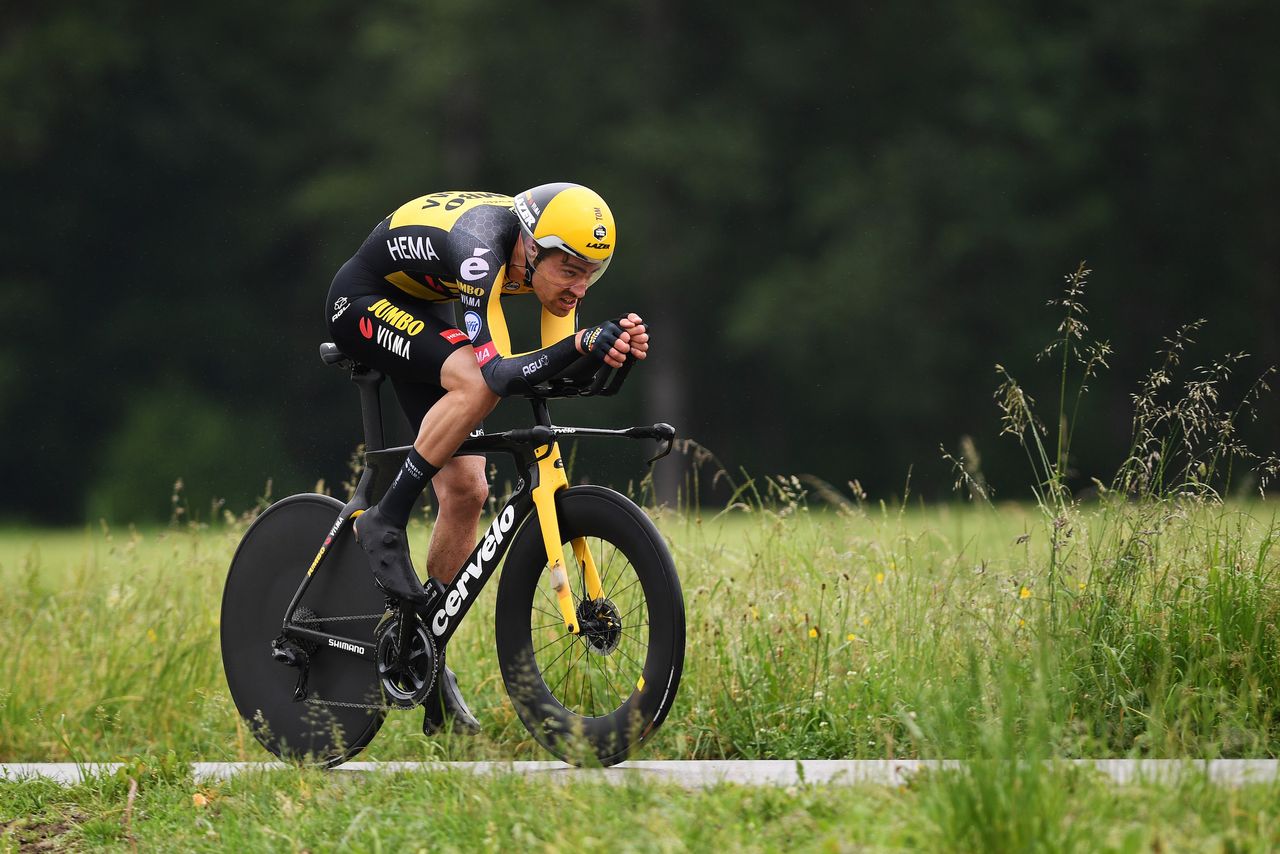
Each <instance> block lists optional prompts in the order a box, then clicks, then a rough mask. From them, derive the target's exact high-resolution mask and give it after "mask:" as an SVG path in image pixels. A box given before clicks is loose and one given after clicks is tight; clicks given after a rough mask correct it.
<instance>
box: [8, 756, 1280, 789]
mask: <svg viewBox="0 0 1280 854" xmlns="http://www.w3.org/2000/svg"><path fill="white" fill-rule="evenodd" d="M1069 764H1072V765H1087V766H1092V767H1093V768H1096V769H1097V770H1098V771H1099V772H1101V773H1102V774H1103V775H1105V776H1107V777H1110V778H1111V780H1112V781H1113V782H1115V783H1119V784H1128V783H1134V782H1141V781H1144V780H1153V781H1166V782H1167V781H1170V780H1174V779H1179V778H1184V777H1187V776H1199V777H1207V778H1208V779H1209V780H1211V781H1213V782H1215V783H1218V784H1220V785H1228V786H1238V785H1241V784H1243V783H1271V782H1275V781H1276V780H1277V779H1280V761H1278V760H1272V759H1214V760H1209V761H1190V760H1175V759H1097V760H1091V759H1079V760H1071V761H1070V763H1069ZM119 767H120V766H119V764H117V763H100V764H93V765H83V766H82V765H75V764H73V763H10V764H0V779H3V780H21V779H29V778H36V777H41V778H47V779H51V780H56V781H58V782H61V783H67V784H70V783H76V782H79V781H80V780H82V779H84V777H86V776H90V775H93V774H103V773H112V772H113V771H115V770H116V769H117V768H119ZM287 767H289V766H286V765H283V764H281V763H272V762H195V763H192V766H191V771H192V775H193V776H194V777H195V779H196V780H198V781H199V780H216V779H226V778H228V777H231V776H233V775H235V774H245V773H255V772H256V773H261V772H263V771H273V770H281V769H285V768H287ZM942 767H963V764H962V763H957V762H950V761H948V762H941V761H929V760H912V759H895V760H843V759H834V760H825V759H804V760H763V761H745V760H738V761H729V762H645V761H636V762H624V763H623V764H621V765H618V766H616V767H614V768H607V769H579V768H570V767H569V766H567V765H564V764H562V763H560V762H348V763H347V764H346V765H343V766H342V767H341V768H339V769H337V773H374V772H387V771H401V772H405V771H409V772H421V773H430V772H432V771H441V770H446V769H448V770H455V771H466V772H470V773H473V774H511V773H515V774H527V775H531V776H536V777H539V778H542V779H545V780H594V781H597V782H605V783H625V782H628V781H635V780H652V781H655V782H660V783H670V784H674V785H679V786H684V787H686V788H701V787H703V786H714V785H716V784H718V783H737V784H741V785H749V786H765V785H770V786H794V785H799V784H801V783H828V784H844V785H851V784H859V783H865V784H872V785H885V786H899V785H902V784H903V783H905V782H906V781H907V780H908V779H909V778H910V777H911V775H912V774H915V773H917V772H919V771H921V770H925V769H937V768H942Z"/></svg>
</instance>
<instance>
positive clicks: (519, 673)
mask: <svg viewBox="0 0 1280 854" xmlns="http://www.w3.org/2000/svg"><path fill="white" fill-rule="evenodd" d="M556 513H557V516H558V517H559V522H560V534H561V539H562V540H563V542H564V543H565V557H566V561H567V562H568V564H569V566H567V567H566V570H567V571H568V574H569V577H570V587H571V589H572V590H573V594H574V601H575V607H579V608H581V607H583V606H582V605H581V603H582V600H583V581H582V575H581V571H580V568H579V567H578V564H577V561H576V559H575V557H574V554H573V551H572V548H571V546H570V543H571V542H572V540H574V539H575V538H579V537H584V538H586V540H587V543H588V547H589V548H591V550H592V554H593V555H594V556H595V558H596V564H597V567H598V569H599V572H600V575H601V579H602V586H603V587H604V591H605V597H604V599H605V601H607V602H610V603H611V604H612V605H613V606H614V609H615V610H614V612H613V613H614V616H615V617H617V618H618V621H619V623H620V626H621V628H620V629H619V630H618V632H617V635H616V636H614V635H609V636H608V637H606V636H605V634H604V633H603V632H602V633H598V634H594V635H590V634H589V633H588V632H586V631H584V632H582V633H580V634H578V635H569V634H567V633H566V632H565V629H564V622H563V620H562V618H561V617H560V614H559V611H558V609H557V608H556V605H555V595H554V592H553V591H552V590H551V586H550V581H549V578H548V574H547V572H546V566H547V557H546V548H545V546H544V545H543V542H542V534H541V530H540V528H539V524H538V518H537V513H536V512H535V513H533V514H532V515H531V516H530V517H529V519H528V520H527V521H526V523H525V524H524V525H523V526H522V527H521V529H520V532H519V533H518V534H517V535H516V540H515V541H514V542H513V543H512V546H511V552H510V554H509V555H508V556H507V559H506V563H505V564H504V567H503V570H502V578H501V581H500V583H499V587H498V597H497V605H496V614H495V617H496V623H497V625H496V635H497V648H498V661H499V663H500V666H501V669H502V678H503V682H504V683H505V684H506V689H507V695H508V696H509V697H510V698H511V702H512V705H513V706H514V708H515V711H516V714H517V715H518V716H519V718H520V720H521V722H522V723H523V724H524V726H525V728H526V729H528V730H529V732H530V734H532V735H533V737H534V738H535V739H536V740H537V741H538V743H539V744H541V745H542V746H543V747H545V748H546V749H547V750H549V751H550V752H551V753H553V754H555V755H556V756H558V757H559V758H561V759H562V760H564V761H565V762H568V763H570V764H573V765H583V764H588V763H590V762H592V761H595V762H599V763H600V764H601V765H605V766H608V765H615V764H617V763H619V762H621V761H623V760H625V759H626V758H627V757H628V756H630V755H631V754H632V753H633V752H634V751H635V750H636V749H637V748H638V747H639V746H640V745H641V744H642V743H643V742H645V741H646V740H647V739H649V738H650V737H651V736H652V735H653V733H654V732H656V731H657V729H658V727H659V726H661V724H662V722H663V720H665V719H666V716H667V714H668V712H670V710H671V705H672V703H673V702H674V700H675V696H676V691H677V689H678V688H679V685H680V676H681V672H682V671H683V667H684V643H685V623H684V597H683V594H682V593H681V590H680V580H679V577H678V576H677V574H676V569H675V564H674V562H673V561H672V559H671V553H670V552H669V551H668V550H667V547H666V544H665V542H664V541H663V539H662V536H661V534H659V533H658V530H657V529H656V528H655V527H654V525H653V522H652V521H650V519H649V517H647V516H646V515H645V514H644V512H643V511H642V510H641V509H640V508H639V507H637V506H636V505H635V504H634V503H633V502H631V501H630V500H628V499H627V498H625V497H624V496H622V495H620V494H618V493H617V492H614V491H613V490H611V489H605V488H602V487H598V486H578V487H573V488H571V489H567V490H563V491H561V492H559V493H558V494H557V495H556ZM619 555H620V556H621V558H622V560H623V561H624V562H623V563H621V564H619V557H618V556H619ZM628 595H629V596H631V597H632V598H631V599H626V598H625V597H626V596H628ZM637 596H638V597H640V599H641V601H640V602H639V604H636V598H635V597H637ZM619 603H620V604H619ZM597 604H599V603H597ZM641 614H643V615H644V617H645V620H644V621H643V623H642V622H641V621H640V615H641ZM535 617H536V618H537V620H538V624H537V625H535V624H534V622H533V620H534V619H535ZM639 639H643V642H644V649H643V656H642V657H641V655H640V654H639V653H636V652H627V651H626V649H625V647H626V646H627V645H629V644H631V643H632V642H638V640H639ZM610 643H612V644H613V646H612V648H610ZM557 656H558V657H557ZM566 657H567V658H566ZM566 660H567V661H568V662H569V663H568V664H561V662H564V661H566ZM575 660H576V662H578V665H575V664H574V663H573V662H574V661H575ZM575 666H580V669H582V670H585V675H582V674H581V673H580V674H579V675H578V676H574V675H573V674H571V673H568V672H567V671H568V670H570V669H572V668H573V667H575ZM558 667H559V668H560V670H557V668H558ZM611 668H612V669H613V673H612V674H611V673H610V669H611ZM561 671H565V672H564V673H561ZM549 682H550V683H553V684H548V683H549ZM554 683H558V684H554ZM597 692H599V696H597Z"/></svg>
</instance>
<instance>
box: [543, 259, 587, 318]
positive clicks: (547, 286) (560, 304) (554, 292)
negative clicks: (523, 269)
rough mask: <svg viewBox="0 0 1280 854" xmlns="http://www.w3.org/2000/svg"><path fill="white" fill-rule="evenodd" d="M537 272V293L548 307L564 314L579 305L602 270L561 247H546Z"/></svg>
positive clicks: (555, 313) (556, 313) (560, 314)
mask: <svg viewBox="0 0 1280 854" xmlns="http://www.w3.org/2000/svg"><path fill="white" fill-rule="evenodd" d="M536 264H537V268H536V269H535V270H534V273H533V292H534V293H535V294H537V296H538V300H539V301H540V302H541V303H542V304H543V305H544V306H546V307H547V310H548V311H550V312H551V313H552V314H554V315H556V316H557V317H564V316H565V315H567V314H568V313H569V312H571V311H573V310H574V308H576V307H577V305H578V302H579V301H580V300H582V299H583V298H584V297H585V296H586V295H587V288H589V287H591V277H592V275H594V274H595V272H596V271H597V270H599V269H600V265H599V264H589V263H587V262H586V261H583V260H582V259H580V258H574V257H573V256H572V255H569V254H568V253H566V252H562V251H560V250H559V249H550V250H545V249H544V250H543V251H542V252H541V253H540V254H539V255H538V259H537V261H536Z"/></svg>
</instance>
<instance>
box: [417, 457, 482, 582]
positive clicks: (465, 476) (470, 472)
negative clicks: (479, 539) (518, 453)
mask: <svg viewBox="0 0 1280 854" xmlns="http://www.w3.org/2000/svg"><path fill="white" fill-rule="evenodd" d="M484 468H485V458H484V457H482V456H474V455H468V456H461V457H454V458H453V459H452V460H450V461H449V462H448V463H446V464H445V465H444V467H443V468H441V469H440V473H439V474H437V475H436V476H435V478H434V479H433V480H432V481H431V485H432V486H433V487H435V490H436V499H437V502H438V503H439V505H440V510H439V512H438V514H437V516H436V524H435V527H434V528H433V529H432V531H431V546H430V547H429V549H428V552H427V566H428V568H429V570H430V572H431V575H432V577H433V578H438V579H440V581H442V582H443V583H445V584H448V583H449V582H451V581H453V579H454V576H456V575H457V574H458V570H459V569H461V568H462V564H463V563H465V562H466V560H467V557H468V556H469V555H470V554H471V549H472V547H473V546H474V545H475V541H476V525H477V524H478V523H479V521H480V513H481V511H482V510H484V503H485V501H486V500H487V499H488V498H489V479H488V478H487V477H486V476H485V471H484Z"/></svg>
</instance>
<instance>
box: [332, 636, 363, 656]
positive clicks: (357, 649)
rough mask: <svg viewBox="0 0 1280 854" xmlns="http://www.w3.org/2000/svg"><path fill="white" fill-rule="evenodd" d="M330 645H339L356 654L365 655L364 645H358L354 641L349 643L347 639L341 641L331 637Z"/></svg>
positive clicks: (339, 647) (340, 647)
mask: <svg viewBox="0 0 1280 854" xmlns="http://www.w3.org/2000/svg"><path fill="white" fill-rule="evenodd" d="M329 646H332V647H337V648H338V649H345V650H346V651H347V652H354V653H355V654H356V655H364V647H362V646H356V645H355V644H353V643H347V642H346V641H340V640H337V639H335V638H329Z"/></svg>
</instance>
